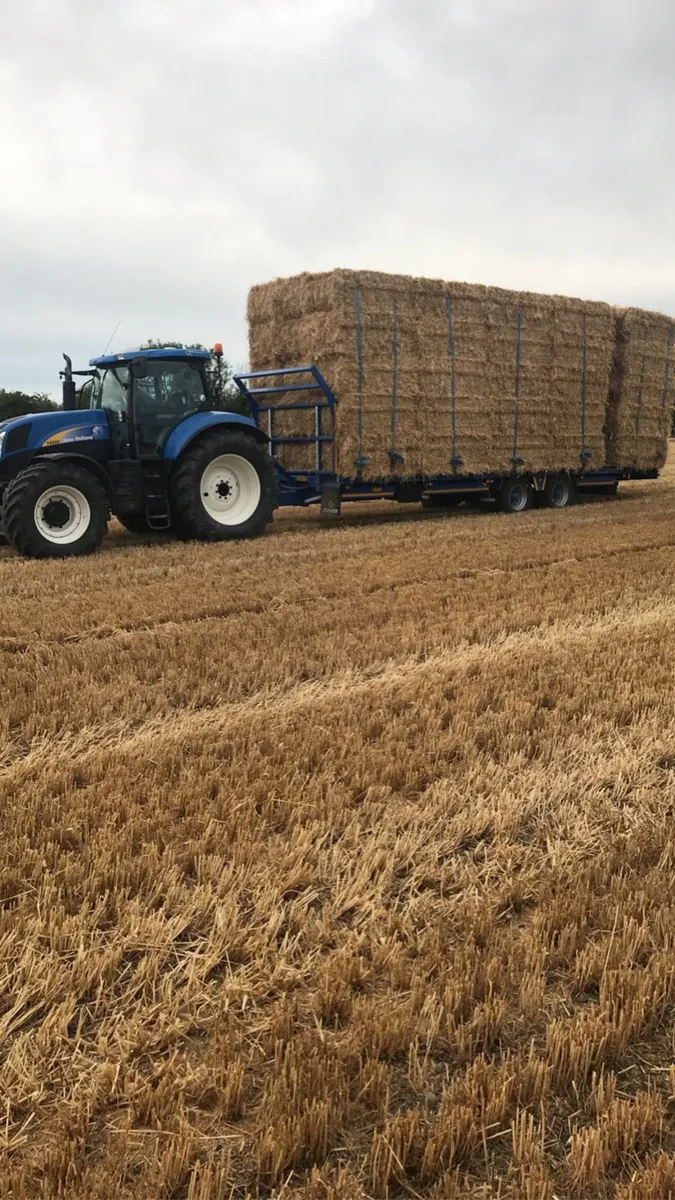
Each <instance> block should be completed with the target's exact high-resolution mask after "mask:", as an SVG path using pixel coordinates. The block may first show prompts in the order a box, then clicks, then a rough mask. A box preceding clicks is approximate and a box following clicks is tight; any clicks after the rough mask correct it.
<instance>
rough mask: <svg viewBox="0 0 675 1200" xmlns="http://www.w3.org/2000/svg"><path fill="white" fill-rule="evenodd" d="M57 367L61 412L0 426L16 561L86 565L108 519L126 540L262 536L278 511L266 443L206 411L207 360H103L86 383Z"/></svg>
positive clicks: (3, 511) (199, 356)
mask: <svg viewBox="0 0 675 1200" xmlns="http://www.w3.org/2000/svg"><path fill="white" fill-rule="evenodd" d="M216 349H217V352H219V351H220V347H217V348H216ZM64 358H65V360H66V369H65V371H63V372H62V376H63V408H62V409H60V410H58V411H54V412H47V413H37V414H33V415H29V416H23V417H16V418H14V419H12V420H9V421H4V422H3V423H2V424H0V529H1V530H2V532H3V533H4V535H5V537H6V538H7V540H8V541H9V543H10V545H11V546H13V547H14V549H15V550H17V551H18V552H19V553H21V554H24V555H28V556H30V557H32V558H65V557H68V556H71V555H78V554H89V553H91V552H92V551H94V550H97V549H98V547H99V545H100V543H101V540H102V538H103V535H104V533H105V531H106V528H107V524H108V520H109V518H110V515H111V513H114V515H115V516H116V517H117V518H118V520H119V521H121V523H122V524H123V525H124V526H126V528H127V529H129V530H131V531H132V532H143V531H151V530H163V529H171V530H172V531H173V532H175V533H176V534H177V535H178V536H180V537H184V538H189V539H196V540H200V541H222V540H225V539H228V538H234V537H254V536H255V535H256V534H259V533H262V532H263V531H264V529H265V527H266V525H267V524H268V523H269V521H270V519H271V516H272V512H273V509H274V508H275V507H276V503H277V476H276V471H275V467H274V463H273V460H272V458H271V456H270V454H269V450H268V438H267V435H266V434H265V433H264V432H263V431H262V430H260V429H259V428H258V427H257V425H256V424H255V422H254V421H253V420H251V419H250V418H248V417H245V416H241V415H240V414H238V413H231V412H218V411H214V410H213V408H212V402H211V399H210V396H209V380H208V375H207V371H206V367H207V364H208V362H209V358H210V356H209V353H208V351H206V350H187V349H182V348H181V349H179V348H176V349H162V350H143V351H133V352H129V353H126V354H110V355H104V356H102V357H99V358H94V359H91V360H90V367H91V370H90V371H88V372H74V371H73V369H72V363H71V361H70V359H69V358H68V356H67V355H64ZM76 374H81V375H85V374H86V375H90V376H91V381H90V382H89V383H88V384H87V385H86V388H85V389H83V391H85V392H86V393H87V394H88V395H87V400H88V405H89V407H86V408H85V407H77V404H78V397H77V390H76V385H75V380H74V378H73V376H74V375H76Z"/></svg>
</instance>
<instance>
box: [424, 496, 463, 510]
mask: <svg viewBox="0 0 675 1200" xmlns="http://www.w3.org/2000/svg"><path fill="white" fill-rule="evenodd" d="M465 498H466V497H464V496H452V495H445V496H434V495H431V496H423V497H422V508H457V505H458V504H461V503H462V501H463V500H464V499H465Z"/></svg>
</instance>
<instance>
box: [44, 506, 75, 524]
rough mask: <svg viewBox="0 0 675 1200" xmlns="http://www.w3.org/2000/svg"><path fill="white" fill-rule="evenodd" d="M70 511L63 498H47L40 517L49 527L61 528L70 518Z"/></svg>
mask: <svg viewBox="0 0 675 1200" xmlns="http://www.w3.org/2000/svg"><path fill="white" fill-rule="evenodd" d="M71 516H72V513H71V510H70V507H69V505H68V504H66V502H65V500H61V499H58V500H49V501H48V503H47V504H45V506H44V508H43V510H42V519H43V521H44V522H45V524H47V525H49V528H50V529H63V528H64V526H66V525H67V524H68V522H69V520H70V519H71Z"/></svg>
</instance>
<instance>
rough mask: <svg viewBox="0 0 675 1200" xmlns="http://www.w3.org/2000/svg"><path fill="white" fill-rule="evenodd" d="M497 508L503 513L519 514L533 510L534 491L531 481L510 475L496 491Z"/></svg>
mask: <svg viewBox="0 0 675 1200" xmlns="http://www.w3.org/2000/svg"><path fill="white" fill-rule="evenodd" d="M495 499H496V501H497V508H499V509H501V511H502V512H507V513H519V512H525V511H526V509H528V508H531V507H532V504H533V499H534V489H533V487H532V483H531V481H530V480H529V479H527V478H525V477H524V476H522V475H510V476H509V477H508V478H507V479H505V480H504V481H503V482H502V483H501V484H500V486H499V488H497V489H496V490H495Z"/></svg>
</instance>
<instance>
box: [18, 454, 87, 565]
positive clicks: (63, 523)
mask: <svg viewBox="0 0 675 1200" xmlns="http://www.w3.org/2000/svg"><path fill="white" fill-rule="evenodd" d="M109 517H110V503H109V500H108V495H107V492H106V490H105V488H104V487H103V485H102V484H101V483H99V481H98V479H97V478H96V477H95V475H92V474H91V472H90V471H88V470H87V469H86V467H79V466H77V465H76V464H73V463H69V462H65V463H61V462H49V460H48V459H43V460H41V461H39V462H34V463H33V464H32V465H31V466H30V467H27V468H26V470H25V471H21V472H20V473H19V474H18V475H17V476H16V478H15V479H13V480H12V481H11V483H9V484H8V485H7V487H6V489H5V493H4V496H3V503H2V519H3V526H4V531H5V533H6V535H7V540H8V541H9V543H10V545H11V546H13V548H14V549H15V550H17V551H18V553H19V554H24V555H26V556H27V557H28V558H70V557H72V556H74V555H80V554H92V553H93V551H94V550H98V548H99V546H100V545H101V541H102V540H103V535H104V533H105V531H106V528H107V525H108V519H109Z"/></svg>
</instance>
